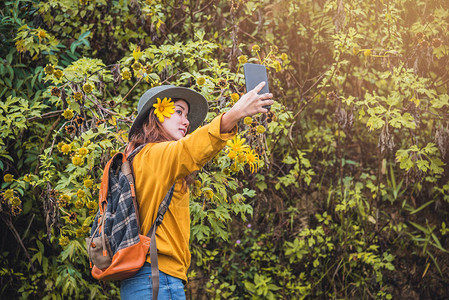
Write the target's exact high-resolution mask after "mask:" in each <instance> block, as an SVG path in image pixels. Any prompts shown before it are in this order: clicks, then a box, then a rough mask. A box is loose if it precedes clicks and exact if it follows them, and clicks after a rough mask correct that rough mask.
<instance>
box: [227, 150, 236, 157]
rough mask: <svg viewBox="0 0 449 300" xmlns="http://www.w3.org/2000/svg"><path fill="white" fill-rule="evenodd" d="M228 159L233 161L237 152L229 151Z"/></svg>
mask: <svg viewBox="0 0 449 300" xmlns="http://www.w3.org/2000/svg"><path fill="white" fill-rule="evenodd" d="M228 157H229V158H230V159H235V158H236V157H237V152H234V151H232V150H230V151H229V153H228Z"/></svg>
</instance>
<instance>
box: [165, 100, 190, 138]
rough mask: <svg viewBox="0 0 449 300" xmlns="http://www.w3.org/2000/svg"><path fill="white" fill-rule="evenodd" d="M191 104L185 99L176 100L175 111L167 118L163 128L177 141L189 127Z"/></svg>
mask: <svg viewBox="0 0 449 300" xmlns="http://www.w3.org/2000/svg"><path fill="white" fill-rule="evenodd" d="M188 114H189V105H188V104H187V102H186V101H184V100H177V101H175V113H174V114H172V115H171V117H170V118H165V121H164V122H163V123H162V128H163V129H164V130H165V132H166V133H167V134H168V136H169V137H170V138H172V139H173V140H175V141H177V140H179V139H181V138H183V137H184V136H185V135H186V134H187V130H188V128H189V124H190V123H189V120H188V119H187V115H188Z"/></svg>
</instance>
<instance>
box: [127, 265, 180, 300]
mask: <svg viewBox="0 0 449 300" xmlns="http://www.w3.org/2000/svg"><path fill="white" fill-rule="evenodd" d="M150 276H151V266H150V264H149V263H148V262H145V264H144V265H143V267H142V268H141V269H140V270H139V272H137V273H136V275H134V276H133V277H131V278H128V279H125V280H122V281H121V282H120V296H121V298H122V299H123V300H128V299H129V300H133V299H138V300H147V299H153V287H152V286H153V282H152V279H151V278H150ZM158 299H161V300H166V299H169V300H171V299H173V300H185V299H186V294H185V292H184V284H183V282H182V280H181V279H179V278H176V277H173V276H170V275H168V274H165V273H163V272H161V271H159V296H158Z"/></svg>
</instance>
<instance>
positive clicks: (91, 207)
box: [86, 201, 97, 209]
mask: <svg viewBox="0 0 449 300" xmlns="http://www.w3.org/2000/svg"><path fill="white" fill-rule="evenodd" d="M86 206H87V208H88V209H95V208H96V207H97V203H96V202H94V201H89V202H87V204H86Z"/></svg>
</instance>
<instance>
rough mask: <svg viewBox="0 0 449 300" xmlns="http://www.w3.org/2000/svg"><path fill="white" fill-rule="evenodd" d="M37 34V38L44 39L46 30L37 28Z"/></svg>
mask: <svg viewBox="0 0 449 300" xmlns="http://www.w3.org/2000/svg"><path fill="white" fill-rule="evenodd" d="M37 36H38V37H39V40H40V39H44V38H45V37H46V36H47V32H46V31H45V30H43V29H40V28H39V30H38V31H37Z"/></svg>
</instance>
